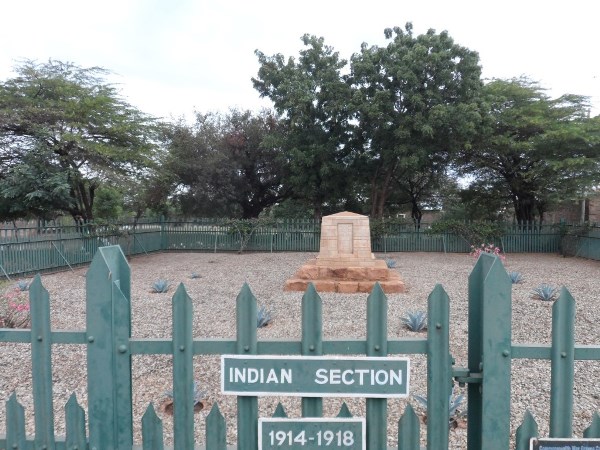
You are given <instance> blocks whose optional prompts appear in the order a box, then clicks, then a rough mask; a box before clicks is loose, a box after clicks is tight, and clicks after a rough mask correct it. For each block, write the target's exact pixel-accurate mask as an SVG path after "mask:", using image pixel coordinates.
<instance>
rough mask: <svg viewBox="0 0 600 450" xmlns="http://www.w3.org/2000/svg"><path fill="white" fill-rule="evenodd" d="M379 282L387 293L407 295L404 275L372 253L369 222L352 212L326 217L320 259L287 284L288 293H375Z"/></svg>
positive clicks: (302, 268) (322, 231) (308, 263)
mask: <svg viewBox="0 0 600 450" xmlns="http://www.w3.org/2000/svg"><path fill="white" fill-rule="evenodd" d="M376 282H379V284H380V285H381V287H382V289H383V291H384V292H386V293H398V292H404V290H405V289H404V282H403V281H402V279H401V278H400V275H399V274H398V273H397V272H395V271H393V270H390V269H388V267H387V264H386V263H385V261H383V260H381V259H375V256H374V255H373V253H371V232H370V228H369V218H368V217H367V216H363V215H360V214H355V213H351V212H341V213H337V214H332V215H331V216H325V217H323V221H322V223H321V245H320V251H319V255H318V256H317V259H314V260H310V261H308V262H307V263H306V264H304V265H303V266H302V267H301V268H300V269H299V270H298V272H296V274H295V275H294V277H293V278H291V279H289V280H287V281H286V283H285V287H284V290H286V291H304V290H306V288H307V286H308V283H313V284H314V286H315V288H316V290H317V292H343V293H355V292H371V290H372V289H373V286H375V283H376Z"/></svg>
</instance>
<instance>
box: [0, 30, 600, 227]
mask: <svg viewBox="0 0 600 450" xmlns="http://www.w3.org/2000/svg"><path fill="white" fill-rule="evenodd" d="M383 34H384V37H385V41H386V44H385V45H383V46H378V45H369V44H367V43H365V44H363V45H362V46H361V48H360V49H357V52H356V53H354V54H353V55H352V56H351V58H350V59H349V61H346V60H344V59H342V58H341V57H340V55H339V54H338V52H336V51H335V50H334V49H333V48H332V47H331V46H329V45H326V44H325V40H324V38H322V37H316V36H311V35H308V34H306V35H304V36H302V38H301V43H302V47H301V49H300V51H299V55H298V56H297V57H286V56H284V55H282V54H279V53H277V54H274V55H272V56H268V55H265V54H264V53H262V52H261V51H259V50H257V51H256V52H255V54H256V56H257V58H258V62H259V69H258V73H257V74H256V76H255V77H254V78H252V84H253V86H254V88H255V89H256V91H257V92H258V95H260V96H261V97H265V98H268V99H270V100H271V101H272V102H273V105H274V110H263V111H260V112H251V111H245V110H238V109H230V110H229V112H228V113H221V112H206V113H197V115H196V117H195V122H194V123H191V124H190V123H188V122H186V121H185V120H184V119H180V120H178V121H175V122H173V123H159V122H158V121H156V120H155V119H153V118H151V117H149V116H147V115H146V114H144V113H143V112H141V111H139V110H138V109H136V108H135V107H133V106H131V105H130V104H128V103H127V102H126V101H125V100H124V99H123V98H121V96H120V95H119V92H118V91H117V89H116V88H115V87H114V86H113V85H111V84H109V83H108V82H107V81H106V79H105V78H106V76H107V74H108V72H107V71H105V70H104V69H101V68H98V67H91V68H82V67H79V66H77V65H75V64H72V63H64V62H59V61H49V62H47V63H37V62H34V61H25V62H23V63H22V64H20V65H19V66H17V68H16V70H15V76H14V77H11V78H9V79H7V80H5V81H0V220H14V219H17V218H21V217H27V216H36V217H39V218H51V217H54V216H56V215H60V214H69V215H71V216H72V217H73V218H75V219H76V220H77V221H79V222H80V221H82V220H83V221H93V220H95V219H101V220H112V219H114V218H116V217H117V216H118V215H119V214H120V213H121V212H126V213H128V215H132V216H133V217H135V218H136V219H137V218H139V217H141V216H142V215H143V214H144V213H146V212H148V211H151V212H154V213H161V214H178V215H183V216H188V217H189V216H211V217H217V216H218V217H229V218H234V219H237V218H242V219H250V218H252V219H254V218H256V217H264V216H265V215H269V217H299V216H305V215H306V214H312V215H313V216H314V217H315V218H320V217H321V216H322V215H323V214H328V213H335V212H338V211H341V210H349V211H354V212H357V213H361V214H369V215H370V216H371V217H372V218H373V219H377V218H382V217H384V216H393V215H395V214H397V213H406V212H410V214H411V216H412V218H413V220H414V223H415V225H416V226H419V225H420V221H421V218H422V215H423V211H424V210H425V209H428V208H436V209H438V210H442V211H444V214H445V215H446V218H447V219H458V220H465V219H466V220H473V219H485V220H500V219H502V218H507V217H508V216H510V211H514V213H513V216H514V218H516V220H518V221H519V222H523V223H524V222H529V221H532V220H534V219H538V220H540V219H543V218H544V214H545V213H546V212H547V211H549V210H551V209H553V208H554V207H555V206H556V205H559V204H561V203H563V202H572V201H573V200H575V199H578V200H579V199H582V198H585V197H586V196H587V195H588V193H589V192H592V191H594V190H595V189H597V188H598V186H600V170H599V169H600V167H599V165H600V117H595V118H590V117H589V104H588V99H587V98H584V97H580V96H576V95H570V94H566V95H563V96H561V97H559V98H554V99H553V98H550V97H548V96H547V95H546V94H545V92H544V90H543V89H542V88H541V87H540V86H539V85H538V84H537V83H536V82H534V81H531V80H529V79H527V78H515V79H509V80H496V79H494V80H489V81H487V82H485V83H484V82H483V81H482V80H481V68H480V66H479V57H478V54H477V52H475V51H473V50H470V49H468V48H466V47H463V46H460V45H458V44H457V43H455V42H454V40H453V39H452V38H451V37H450V35H449V34H448V33H447V32H446V31H443V32H441V33H437V32H436V31H435V30H429V31H427V33H425V34H421V35H414V34H413V29H412V25H411V24H410V23H408V24H406V26H405V28H404V29H402V28H399V27H395V28H390V29H386V30H384V33H383Z"/></svg>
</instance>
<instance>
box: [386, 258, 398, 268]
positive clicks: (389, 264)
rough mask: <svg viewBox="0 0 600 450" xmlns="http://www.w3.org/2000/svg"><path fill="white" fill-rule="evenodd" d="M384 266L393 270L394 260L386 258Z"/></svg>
mask: <svg viewBox="0 0 600 450" xmlns="http://www.w3.org/2000/svg"><path fill="white" fill-rule="evenodd" d="M385 265H386V266H387V267H388V269H393V268H394V267H396V260H395V259H393V258H386V259H385Z"/></svg>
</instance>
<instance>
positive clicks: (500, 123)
mask: <svg viewBox="0 0 600 450" xmlns="http://www.w3.org/2000/svg"><path fill="white" fill-rule="evenodd" d="M484 98H485V102H484V104H485V114H484V118H485V120H484V127H483V128H482V131H481V133H480V135H479V137H478V142H477V144H476V145H474V146H473V147H471V148H469V149H466V151H465V152H464V154H463V159H462V161H461V163H462V166H461V172H462V173H463V174H468V175H470V176H472V177H474V179H475V180H474V186H476V187H477V188H478V189H477V190H478V191H480V192H486V191H487V192H495V193H496V195H497V196H500V197H503V198H505V199H507V200H508V201H510V202H511V203H512V205H513V207H514V213H515V217H516V219H517V221H518V222H529V221H532V220H534V218H535V217H538V218H540V219H543V215H544V212H546V211H548V209H549V208H550V206H551V205H555V204H557V203H558V202H560V201H562V200H568V199H573V198H578V197H582V194H584V193H585V191H586V190H589V189H591V188H592V187H593V186H597V185H598V183H600V170H599V169H600V165H599V163H600V146H599V144H600V139H599V138H600V133H599V131H600V129H599V127H598V126H599V125H600V122H599V121H598V118H596V119H592V120H589V119H588V117H587V114H588V104H587V102H586V99H585V98H583V97H580V96H575V95H564V96H562V97H559V98H557V99H550V98H549V97H548V96H547V95H545V94H544V92H543V90H542V89H541V88H540V86H539V85H538V84H537V83H535V82H532V81H531V80H528V79H526V78H518V79H512V80H493V81H491V82H490V83H488V84H487V85H486V86H485V89H484Z"/></svg>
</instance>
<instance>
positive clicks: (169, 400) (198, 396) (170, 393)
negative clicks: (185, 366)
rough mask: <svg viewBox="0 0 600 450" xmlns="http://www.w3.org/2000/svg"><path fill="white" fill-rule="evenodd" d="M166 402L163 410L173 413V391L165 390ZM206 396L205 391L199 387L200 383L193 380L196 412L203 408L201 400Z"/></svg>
mask: <svg viewBox="0 0 600 450" xmlns="http://www.w3.org/2000/svg"><path fill="white" fill-rule="evenodd" d="M165 397H167V404H165V405H164V410H165V412H167V413H169V414H173V391H166V392H165ZM205 398H206V391H203V390H201V389H200V384H199V383H198V382H197V381H194V411H195V412H198V411H201V410H202V409H204V402H203V400H204V399H205Z"/></svg>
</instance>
